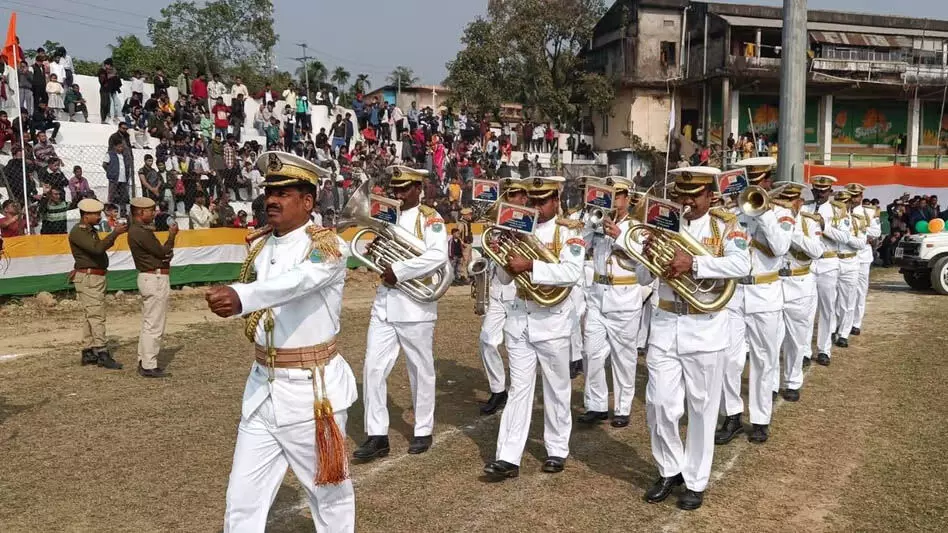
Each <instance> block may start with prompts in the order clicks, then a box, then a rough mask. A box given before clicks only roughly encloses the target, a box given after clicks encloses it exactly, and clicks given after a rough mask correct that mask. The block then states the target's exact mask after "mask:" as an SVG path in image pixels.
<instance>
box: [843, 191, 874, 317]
mask: <svg viewBox="0 0 948 533" xmlns="http://www.w3.org/2000/svg"><path fill="white" fill-rule="evenodd" d="M846 190H847V191H849V194H851V195H853V200H852V202H853V205H854V206H855V207H853V214H854V215H856V216H858V217H861V219H862V220H863V221H864V222H865V223H866V224H867V225H868V227H867V229H866V237H867V238H868V239H869V242H870V244H869V245H867V246H865V247H864V248H863V249H862V250H860V251H859V255H857V256H856V261H857V262H858V263H859V284H858V286H857V288H858V292H857V293H856V311H855V316H854V318H853V327H852V330H851V331H850V334H851V335H859V334H860V333H861V332H862V319H863V317H865V316H866V297H867V296H868V295H869V269H870V268H871V267H872V261H873V260H874V259H875V257H874V255H873V250H872V248H873V247H872V245H871V243H872V242H873V241H875V240H876V239H878V238H879V237H881V236H882V222H881V221H880V220H879V210H878V208H875V207H869V206H865V205H862V200H863V194H864V193H865V191H866V187H865V186H864V185H862V184H861V183H850V184H849V185H847V186H846Z"/></svg>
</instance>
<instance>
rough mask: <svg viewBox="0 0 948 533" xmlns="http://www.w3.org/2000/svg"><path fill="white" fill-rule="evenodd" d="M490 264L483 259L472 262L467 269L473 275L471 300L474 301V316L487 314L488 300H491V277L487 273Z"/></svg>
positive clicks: (479, 258)
mask: <svg viewBox="0 0 948 533" xmlns="http://www.w3.org/2000/svg"><path fill="white" fill-rule="evenodd" d="M489 266H490V263H489V262H488V261H487V259H485V258H483V257H478V258H477V259H474V260H472V261H471V264H470V265H469V266H468V268H467V272H468V274H470V275H471V280H472V281H471V298H473V299H474V314H475V315H477V316H484V315H485V314H487V305H488V298H490V275H489V274H488V272H487V269H488V267H489Z"/></svg>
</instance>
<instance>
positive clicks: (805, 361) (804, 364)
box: [803, 357, 813, 368]
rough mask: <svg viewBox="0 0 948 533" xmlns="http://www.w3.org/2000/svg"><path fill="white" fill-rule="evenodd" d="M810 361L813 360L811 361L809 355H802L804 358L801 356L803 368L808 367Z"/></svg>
mask: <svg viewBox="0 0 948 533" xmlns="http://www.w3.org/2000/svg"><path fill="white" fill-rule="evenodd" d="M812 362H813V361H811V360H810V358H809V357H804V358H803V368H809V366H810V363H812Z"/></svg>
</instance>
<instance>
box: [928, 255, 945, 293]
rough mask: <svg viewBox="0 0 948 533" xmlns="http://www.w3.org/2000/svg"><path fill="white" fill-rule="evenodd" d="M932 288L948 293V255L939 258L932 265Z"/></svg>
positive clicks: (938, 291)
mask: <svg viewBox="0 0 948 533" xmlns="http://www.w3.org/2000/svg"><path fill="white" fill-rule="evenodd" d="M930 278H931V280H930V281H931V284H932V288H933V289H935V292H937V293H938V294H948V256H945V257H942V258H939V259H937V260H936V261H935V263H934V265H933V266H932V274H931V276H930Z"/></svg>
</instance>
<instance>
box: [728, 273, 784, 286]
mask: <svg viewBox="0 0 948 533" xmlns="http://www.w3.org/2000/svg"><path fill="white" fill-rule="evenodd" d="M778 279H780V273H779V272H767V273H765V274H756V275H753V276H744V277H743V278H740V279H738V280H737V282H738V283H740V284H741V285H764V284H767V283H773V282H775V281H777V280H778Z"/></svg>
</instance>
